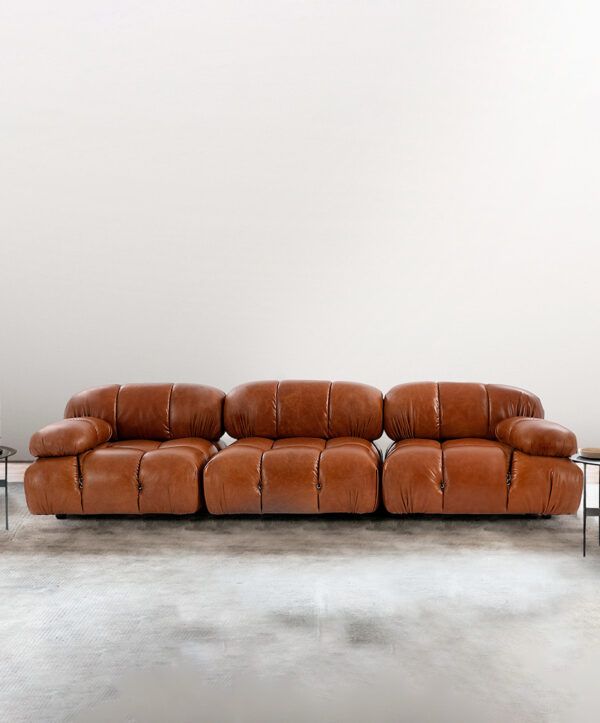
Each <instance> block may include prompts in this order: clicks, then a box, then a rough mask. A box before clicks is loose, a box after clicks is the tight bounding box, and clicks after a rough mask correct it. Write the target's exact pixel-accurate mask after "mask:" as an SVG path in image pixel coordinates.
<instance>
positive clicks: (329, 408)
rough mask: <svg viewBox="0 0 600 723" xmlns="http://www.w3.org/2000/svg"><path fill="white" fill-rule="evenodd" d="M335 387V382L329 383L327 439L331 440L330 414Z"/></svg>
mask: <svg viewBox="0 0 600 723" xmlns="http://www.w3.org/2000/svg"><path fill="white" fill-rule="evenodd" d="M332 387H333V382H329V389H328V390H327V439H329V438H330V435H331V422H330V416H329V415H330V414H331V388H332Z"/></svg>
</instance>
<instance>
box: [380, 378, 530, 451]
mask: <svg viewBox="0 0 600 723" xmlns="http://www.w3.org/2000/svg"><path fill="white" fill-rule="evenodd" d="M514 416H526V417H538V418H543V416H544V410H543V407H542V405H541V402H540V400H539V399H538V397H536V396H535V394H532V393H531V392H527V391H525V390H524V389H517V388H516V387H507V386H501V385H498V384H475V383H463V382H414V383H409V384H399V385H398V386H396V387H394V388H393V389H391V390H390V391H389V392H388V393H387V394H386V396H385V400H384V427H385V431H386V434H387V435H388V436H389V437H390V438H391V439H393V440H400V439H411V438H416V439H438V440H442V439H460V438H462V437H480V438H487V439H495V429H496V425H497V424H498V422H501V421H502V420H503V419H507V418H508V417H514Z"/></svg>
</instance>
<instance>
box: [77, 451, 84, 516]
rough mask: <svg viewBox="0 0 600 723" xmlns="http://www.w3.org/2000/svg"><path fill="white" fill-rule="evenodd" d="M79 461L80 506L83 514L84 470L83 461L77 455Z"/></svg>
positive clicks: (78, 485)
mask: <svg viewBox="0 0 600 723" xmlns="http://www.w3.org/2000/svg"><path fill="white" fill-rule="evenodd" d="M75 458H76V460H77V487H78V489H79V506H80V507H81V511H82V512H83V469H82V467H81V461H80V459H79V455H78V454H77V455H75Z"/></svg>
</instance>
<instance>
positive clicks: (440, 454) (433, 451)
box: [382, 382, 583, 515]
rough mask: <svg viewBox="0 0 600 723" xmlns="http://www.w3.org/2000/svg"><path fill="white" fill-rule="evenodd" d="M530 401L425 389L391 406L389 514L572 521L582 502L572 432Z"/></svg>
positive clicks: (400, 394)
mask: <svg viewBox="0 0 600 723" xmlns="http://www.w3.org/2000/svg"><path fill="white" fill-rule="evenodd" d="M543 417H544V410H543V408H542V405H541V402H540V400H539V399H538V398H537V397H536V396H535V395H534V394H531V393H530V392H526V391H524V390H522V389H515V388H513V387H505V386H499V385H496V384H487V385H486V384H461V383H452V382H440V383H436V382H419V383H412V384H400V385H398V386H396V387H394V388H393V389H391V390H390V391H389V392H388V393H387V395H386V397H385V403H384V426H385V431H386V434H387V435H388V436H389V437H390V438H391V439H392V440H395V441H394V444H393V445H392V446H391V447H390V448H389V449H388V452H387V455H386V458H385V462H384V466H383V476H382V496H383V503H384V505H385V508H386V509H387V511H388V512H392V513H395V514H406V513H415V512H416V513H446V514H502V513H508V514H540V515H557V514H571V513H574V512H576V511H577V509H578V507H579V502H580V499H581V492H582V484H583V480H582V472H581V469H580V468H579V467H578V466H577V465H576V464H574V463H573V462H571V461H570V460H569V459H568V457H569V455H571V454H573V453H574V452H576V451H577V441H576V439H575V435H574V434H573V432H570V431H569V430H568V429H565V428H564V427H561V426H560V425H559V424H555V423H554V422H548V421H545V420H544V419H543Z"/></svg>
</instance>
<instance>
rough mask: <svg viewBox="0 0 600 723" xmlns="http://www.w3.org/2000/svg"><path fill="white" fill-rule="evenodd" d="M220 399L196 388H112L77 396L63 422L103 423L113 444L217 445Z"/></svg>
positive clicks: (215, 393) (220, 394)
mask: <svg viewBox="0 0 600 723" xmlns="http://www.w3.org/2000/svg"><path fill="white" fill-rule="evenodd" d="M224 398H225V394H224V393H223V392H221V391H220V390H218V389H215V388H214V387H208V386H203V385H200V384H125V385H123V386H121V385H119V384H112V385H109V386H105V387H97V388H95V389H89V390H87V391H84V392H80V393H79V394H76V395H75V396H74V397H72V398H71V399H70V400H69V402H68V404H67V407H66V409H65V417H67V418H68V417H81V416H93V417H99V418H100V419H105V420H106V421H107V422H108V423H109V424H110V425H111V426H112V428H113V430H114V434H113V437H112V439H113V440H117V439H154V440H161V441H163V440H167V439H179V438H182V437H201V438H203V439H210V440H216V439H219V437H221V435H222V433H223V400H224Z"/></svg>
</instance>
